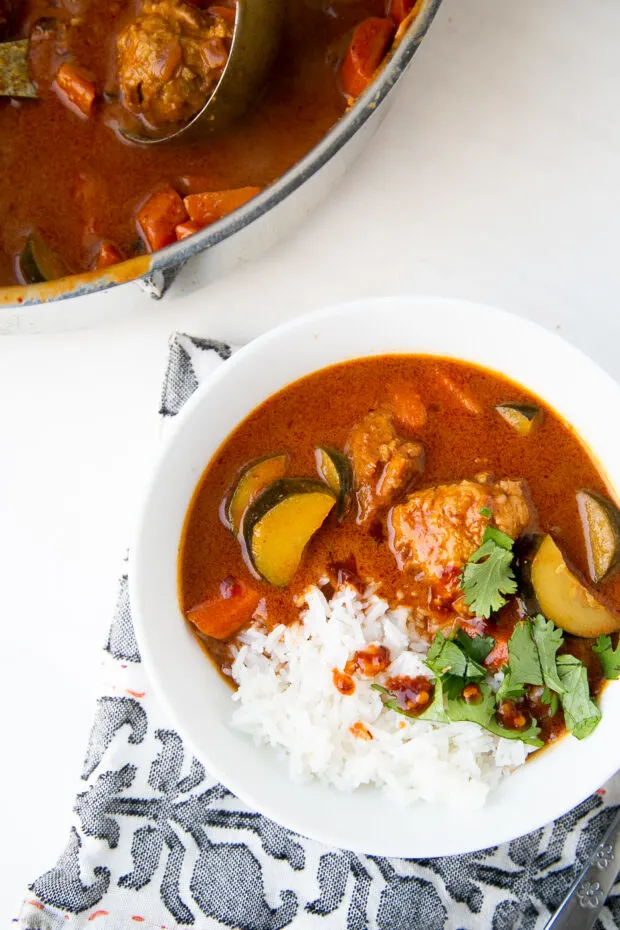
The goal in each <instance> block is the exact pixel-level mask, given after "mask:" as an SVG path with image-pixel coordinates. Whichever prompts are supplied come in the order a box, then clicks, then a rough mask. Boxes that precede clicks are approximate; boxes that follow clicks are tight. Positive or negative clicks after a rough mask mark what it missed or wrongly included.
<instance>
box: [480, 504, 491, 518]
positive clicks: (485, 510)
mask: <svg viewBox="0 0 620 930" xmlns="http://www.w3.org/2000/svg"><path fill="white" fill-rule="evenodd" d="M480 516H481V517H486V518H487V520H492V519H493V511H492V510H491V508H490V507H481V508H480Z"/></svg>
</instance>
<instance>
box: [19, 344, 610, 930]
mask: <svg viewBox="0 0 620 930" xmlns="http://www.w3.org/2000/svg"><path fill="white" fill-rule="evenodd" d="M230 354H231V348H230V346H227V345H224V344H222V343H218V342H213V341H212V340H207V339H195V338H192V337H190V336H186V335H181V334H177V335H175V336H173V337H172V339H171V341H170V355H169V361H168V368H167V371H166V376H165V380H164V386H163V393H162V400H161V411H160V412H161V415H162V417H163V419H164V420H166V419H167V418H170V417H172V416H174V415H175V414H177V413H178V411H179V410H180V409H181V407H182V406H183V404H184V403H185V401H186V400H187V399H188V397H189V396H190V395H191V394H192V393H193V391H194V390H195V389H196V388H197V387H198V385H199V384H200V382H201V381H202V380H203V379H204V378H205V377H207V376H208V375H209V373H210V372H212V371H213V370H214V368H215V367H217V366H218V365H220V364H222V361H223V360H225V359H227V358H228V357H229V355H230ZM104 666H105V687H104V690H103V693H102V695H101V697H100V698H99V700H98V702H97V712H96V716H95V721H94V724H93V728H92V732H91V736H90V742H89V745H88V750H87V754H86V760H85V762H84V769H83V772H82V783H81V790H80V792H79V794H78V795H77V798H76V801H75V808H74V822H73V825H72V827H71V830H70V834H69V841H68V843H67V846H66V848H65V850H64V852H63V853H62V855H61V856H60V858H59V860H58V862H57V863H56V865H55V866H53V868H51V869H50V870H49V871H48V872H45V874H43V875H41V877H40V878H38V879H37V880H36V881H35V882H33V883H32V885H31V886H30V888H29V892H28V894H27V896H26V899H25V901H24V904H23V907H22V911H21V915H20V917H19V919H18V921H17V922H18V924H19V926H20V927H21V928H23V930H57V928H65V930H75V928H78V927H79V928H81V927H86V926H87V925H88V926H91V925H92V927H93V930H121V928H122V930H124V928H128V927H131V926H133V925H134V923H138V924H144V926H145V927H149V928H151V927H153V928H157V930H172V928H177V927H195V928H199V930H212V928H225V927H228V928H239V930H280V928H285V927H289V928H291V930H342V928H344V930H366V928H377V930H419V928H423V930H541V928H543V927H544V925H545V923H546V922H547V920H548V918H549V917H550V915H551V914H552V913H553V912H554V910H555V909H556V908H557V906H558V904H559V903H560V901H561V900H562V898H563V896H564V895H565V893H566V891H567V889H568V888H569V886H570V884H571V883H572V881H573V879H574V878H575V877H576V875H577V871H578V869H579V868H580V866H581V865H582V864H583V862H584V860H585V858H586V857H587V856H588V855H589V853H591V852H592V851H593V850H594V849H595V848H596V845H597V844H598V843H599V841H600V839H601V837H602V835H603V833H604V831H605V829H606V827H607V826H608V824H609V823H610V821H611V818H612V816H613V814H614V807H615V805H617V804H618V803H620V776H616V778H614V779H613V780H612V781H611V782H610V783H609V784H608V785H606V786H605V788H602V789H601V790H600V791H598V792H597V793H596V794H595V795H593V796H592V797H591V798H588V800H587V801H584V802H583V804H580V805H579V807H577V808H576V809H575V810H573V811H571V812H570V813H569V814H566V816H564V817H562V818H561V819H560V820H558V821H556V822H555V823H552V824H549V825H548V826H547V827H544V828H543V829H541V830H537V831H535V832H534V833H530V834H529V835H528V836H524V837H522V838H521V839H518V840H515V841H514V842H512V843H507V844H506V845H504V846H501V847H499V848H497V849H486V850H484V851H482V852H477V853H472V854H471V855H465V856H454V857H450V858H443V859H424V860H419V859H418V860H408V859H386V858H380V857H375V856H363V855H359V854H357V853H351V852H347V851H344V850H341V849H333V848H330V847H328V846H323V845H321V844H320V843H316V842H314V841H312V840H308V839H305V838H304V837H301V836H298V835H297V834H295V833H292V832H291V831H290V830H285V829H284V828H282V827H280V826H278V825H277V824H275V823H273V822H272V821H270V820H268V819H267V818H265V817H262V816H261V815H260V814H257V813H256V812H255V811H252V810H250V809H249V808H247V807H246V806H245V805H244V804H243V803H242V802H241V801H239V800H238V799H237V798H236V797H235V796H234V795H232V794H231V793H230V792H229V791H228V790H227V789H226V788H225V787H224V786H223V785H220V784H217V782H215V781H214V780H213V778H211V777H210V775H209V773H208V772H206V771H205V769H204V767H203V766H202V765H201V763H200V762H199V761H198V760H197V759H195V758H192V756H191V754H190V753H188V751H187V750H186V748H185V746H184V745H183V740H182V739H181V737H180V736H179V734H178V733H176V732H175V731H174V730H173V729H172V728H171V727H170V725H169V724H168V722H167V720H166V717H165V715H164V713H163V711H162V710H161V708H160V707H159V706H158V704H157V701H156V699H155V696H154V695H153V694H152V691H151V688H150V683H149V680H148V676H147V674H146V672H145V670H144V669H143V667H142V665H141V661H140V654H139V652H138V647H137V644H136V640H135V638H134V632H133V627H132V621H131V609H130V604H129V597H128V586H127V576H126V575H124V576H123V578H122V579H121V582H120V591H119V595H118V603H117V607H116V613H115V616H114V620H113V623H112V626H111V628H110V633H109V636H108V641H107V643H106V646H105V654H104ZM596 927H597V930H613V928H617V927H620V883H619V884H617V885H616V888H615V890H614V894H613V895H612V897H611V898H610V899H609V901H608V904H607V907H606V908H605V909H604V910H603V912H602V914H601V917H600V919H599V921H598V922H597V924H596Z"/></svg>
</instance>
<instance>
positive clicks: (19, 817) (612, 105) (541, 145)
mask: <svg viewBox="0 0 620 930" xmlns="http://www.w3.org/2000/svg"><path fill="white" fill-rule="evenodd" d="M619 43H620V6H619V5H618V3H617V0H591V2H590V3H589V4H583V3H580V2H578V0H545V2H544V3H540V2H537V0H522V2H520V3H515V2H514V0H444V4H443V7H442V9H441V11H440V13H439V15H438V17H437V20H436V22H435V24H434V25H433V27H432V29H431V32H430V33H429V35H428V37H427V39H426V40H425V42H424V43H423V45H422V47H421V49H420V52H419V53H418V55H417V57H416V59H415V61H414V64H413V67H412V68H411V70H410V72H409V73H408V75H407V77H406V79H405V80H404V81H403V85H402V90H401V92H400V94H399V95H398V98H397V100H396V103H395V106H394V107H393V109H392V111H391V112H390V114H389V115H388V117H387V120H386V122H385V123H384V125H383V127H382V128H381V129H380V130H379V132H378V134H377V135H376V136H375V138H374V140H373V141H372V143H371V145H370V147H369V148H368V149H367V151H366V153H365V154H364V156H363V157H362V158H361V159H360V160H359V162H358V163H357V164H356V165H355V167H354V168H352V169H351V170H350V171H349V172H348V175H347V177H346V179H345V180H344V182H343V183H342V184H341V185H340V186H339V187H338V188H337V190H336V191H335V193H334V194H333V195H332V196H331V198H330V199H329V201H328V202H326V203H324V204H323V205H321V206H320V207H319V208H318V209H317V211H316V212H315V213H314V214H313V216H312V217H311V218H310V219H309V221H308V222H306V223H305V224H304V225H303V227H302V228H300V229H299V230H298V231H297V232H295V233H294V234H293V235H291V236H290V237H289V238H288V239H287V241H286V242H284V243H282V244H280V245H279V246H276V247H275V248H273V249H272V250H271V251H270V252H269V253H267V254H266V255H264V256H263V257H262V258H261V259H260V260H259V261H255V262H254V263H251V264H248V265H245V266H243V267H242V268H240V269H239V270H237V271H236V272H235V273H234V274H232V275H231V276H229V277H227V278H223V279H220V280H218V281H217V282H215V283H213V284H212V285H211V286H209V287H207V288H204V289H202V290H201V291H200V292H191V287H190V284H191V279H192V276H193V272H192V269H191V268H190V269H189V270H188V271H187V272H186V274H185V286H184V287H183V288H182V289H181V288H177V292H176V294H175V293H173V294H172V295H171V296H170V297H168V298H167V299H165V300H164V301H162V302H160V303H159V304H156V303H152V302H150V301H148V300H147V299H146V298H144V297H143V296H142V295H141V294H140V293H139V292H138V291H137V290H136V289H135V288H133V287H130V288H127V289H125V290H124V291H123V292H122V300H123V301H124V304H123V306H122V307H120V306H119V305H118V304H117V305H116V310H117V311H118V310H119V309H120V310H122V312H121V313H117V317H120V320H119V319H117V320H116V321H115V322H114V323H113V324H107V325H103V326H101V325H100V326H99V327H98V328H96V329H90V330H84V331H81V332H74V333H70V334H59V335H46V336H29V337H21V336H20V337H14V338H11V337H5V338H4V339H2V340H1V341H0V397H2V408H1V409H2V413H1V423H2V434H1V435H2V440H1V454H0V527H1V530H0V564H1V566H2V571H1V576H0V577H1V584H0V616H1V623H0V702H1V705H0V706H1V707H2V716H1V720H2V747H3V751H2V764H1V765H0V798H1V802H0V803H1V821H0V822H1V824H2V844H1V847H2V848H1V851H0V921H1V922H2V923H5V922H8V921H9V920H10V918H11V917H14V916H15V915H16V913H17V910H18V906H19V903H20V901H21V897H22V893H23V892H24V890H25V888H26V885H27V883H28V881H29V880H32V879H33V878H34V877H35V876H36V875H37V874H38V873H39V872H41V871H42V870H44V869H46V868H48V867H49V866H50V865H51V864H52V863H53V861H54V860H55V858H56V856H57V854H58V853H59V852H60V850H61V849H62V847H63V846H64V843H65V840H66V837H67V830H68V821H69V814H70V810H71V805H72V800H73V795H74V792H75V790H76V787H77V784H78V774H79V771H80V766H81V762H82V758H83V753H84V747H85V741H86V738H87V734H88V730H89V725H90V720H91V716H92V712H93V700H94V696H95V693H96V689H97V674H98V666H99V661H100V648H101V645H102V643H103V641H104V638H105V634H106V631H107V627H108V624H109V621H110V616H111V612H112V608H113V602H114V596H115V588H116V578H117V573H118V569H119V564H120V559H121V557H122V554H123V552H124V549H125V547H126V545H127V544H128V542H129V540H130V538H131V534H132V525H133V520H134V515H135V511H136V502H137V500H138V499H139V497H140V493H141V489H142V485H143V481H144V475H145V473H146V472H147V471H148V469H149V467H150V463H151V460H152V457H153V455H154V453H155V450H156V447H157V435H158V429H157V416H156V411H157V406H158V399H159V387H160V380H161V376H162V372H163V365H164V361H165V357H166V339H167V336H168V334H169V333H170V332H171V331H172V330H174V329H175V328H179V329H182V330H184V331H186V332H191V333H196V334H204V335H212V336H217V337H222V338H227V339H231V340H235V341H244V340H247V339H249V338H251V337H252V336H253V335H255V334H257V333H259V332H262V331H263V330H264V329H266V328H268V327H270V326H272V325H274V324H275V323H277V322H279V321H281V320H284V319H287V318H289V317H291V316H292V315H294V314H298V313H301V312H303V311H305V310H309V309H312V308H315V307H318V306H321V305H325V304H327V303H333V302H337V301H341V300H345V299H348V298H351V297H354V296H360V295H372V294H386V293H436V294H443V295H449V296H459V297H464V298H469V299H473V300H480V301H484V302H487V303H492V304H496V305H498V306H501V307H504V308H506V309H510V310H513V311H515V312H517V313H521V314H523V315H525V316H528V317H530V318H532V319H535V320H538V321H539V322H541V323H542V324H543V325H545V326H548V327H550V328H558V329H560V331H561V332H562V333H563V335H564V336H565V337H566V338H567V339H569V340H570V341H572V342H574V343H576V344H577V345H579V346H581V348H583V349H584V350H585V351H586V352H588V353H589V354H590V355H592V356H593V357H594V358H595V359H596V360H597V361H599V362H600V363H601V364H602V365H603V366H604V367H605V368H607V369H608V370H609V371H610V372H611V373H612V374H613V375H615V376H616V377H620V360H619V358H618V347H619V344H620V340H619V335H620V318H619V315H618V303H619V301H620V261H619V259H618V255H619V239H620V236H619V227H620V219H619V218H620V182H619V176H620V121H619V120H618V100H619V99H620V64H619V59H618V46H619ZM602 402H603V403H604V399H602ZM610 413H612V412H611V411H610Z"/></svg>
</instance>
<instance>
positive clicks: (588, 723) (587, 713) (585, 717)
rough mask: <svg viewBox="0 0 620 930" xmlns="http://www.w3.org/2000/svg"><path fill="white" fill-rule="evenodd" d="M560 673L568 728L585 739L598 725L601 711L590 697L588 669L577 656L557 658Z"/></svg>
mask: <svg viewBox="0 0 620 930" xmlns="http://www.w3.org/2000/svg"><path fill="white" fill-rule="evenodd" d="M557 667H558V674H559V676H560V681H561V682H562V687H563V689H564V693H563V694H562V695H561V698H560V699H561V701H562V708H563V710H564V721H565V723H566V729H567V730H571V731H572V734H573V736H576V737H577V739H583V738H584V737H585V736H589V735H590V733H592V731H593V730H594V729H595V728H596V727H597V725H598V722H599V720H600V719H601V711H600V709H599V707H598V706H597V705H596V704H595V703H594V701H593V700H592V699H591V697H590V686H589V684H588V671H587V669H586V667H585V665H584V664H583V662H580V661H579V659H577V658H576V657H575V656H571V655H562V656H558V658H557Z"/></svg>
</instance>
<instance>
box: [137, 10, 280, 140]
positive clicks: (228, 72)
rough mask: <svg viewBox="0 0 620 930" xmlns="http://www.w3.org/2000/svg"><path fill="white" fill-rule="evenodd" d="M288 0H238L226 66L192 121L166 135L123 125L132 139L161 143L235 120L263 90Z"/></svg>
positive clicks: (197, 135) (197, 134) (198, 135)
mask: <svg viewBox="0 0 620 930" xmlns="http://www.w3.org/2000/svg"><path fill="white" fill-rule="evenodd" d="M284 6H285V0H237V10H236V16H235V28H234V32H233V38H232V44H231V47H230V53H229V56H228V61H227V62H226V67H225V68H224V71H223V72H222V75H221V77H220V79H219V81H218V83H217V85H216V87H215V90H214V91H213V92H212V93H211V94H210V95H209V97H208V98H207V100H206V102H205V103H204V105H203V106H202V107H201V109H200V110H199V111H198V113H196V115H195V116H193V117H192V118H191V119H190V120H189V122H187V123H185V124H184V125H182V126H180V127H179V128H178V129H174V130H173V131H172V132H167V133H166V134H164V135H156V134H152V135H138V134H136V133H133V132H130V131H128V130H126V129H120V130H119V131H120V132H121V133H122V135H123V136H124V137H125V138H126V139H129V140H130V141H131V142H137V143H139V144H141V145H159V144H160V143H162V142H169V141H171V140H172V139H179V138H181V136H182V137H183V139H184V140H185V139H187V140H189V139H197V138H201V137H204V136H205V135H209V134H210V133H213V132H215V131H216V130H219V129H222V128H223V127H224V126H226V125H228V124H229V123H231V122H233V121H234V120H235V119H237V118H238V117H239V116H241V115H242V114H243V112H244V111H245V110H246V109H247V107H248V106H249V104H250V103H251V102H252V100H254V99H255V98H256V96H257V95H258V93H259V92H260V90H261V88H262V86H263V84H264V82H265V78H266V77H267V74H268V72H269V69H270V68H271V65H272V64H273V61H274V58H275V56H276V53H277V51H278V45H279V42H280V35H281V31H282V23H283V20H284Z"/></svg>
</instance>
